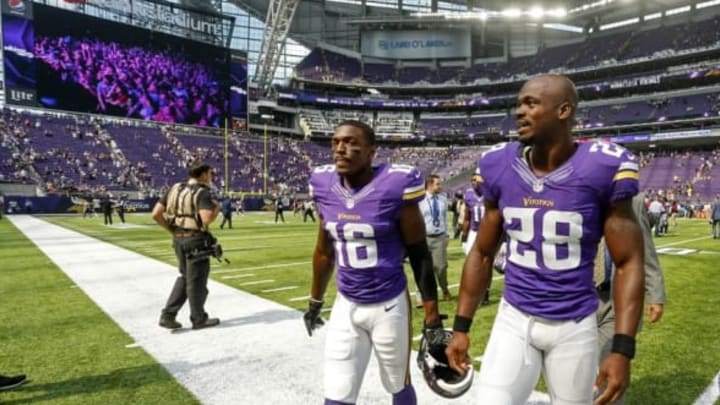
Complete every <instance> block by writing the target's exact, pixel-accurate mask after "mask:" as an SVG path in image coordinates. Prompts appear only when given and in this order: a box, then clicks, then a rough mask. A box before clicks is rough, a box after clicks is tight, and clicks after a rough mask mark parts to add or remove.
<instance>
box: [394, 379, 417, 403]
mask: <svg viewBox="0 0 720 405" xmlns="http://www.w3.org/2000/svg"><path fill="white" fill-rule="evenodd" d="M416 404H417V398H416V397H415V389H414V388H413V386H412V385H410V384H408V385H406V386H405V388H403V389H402V391H400V392H398V393H395V394H393V405H416Z"/></svg>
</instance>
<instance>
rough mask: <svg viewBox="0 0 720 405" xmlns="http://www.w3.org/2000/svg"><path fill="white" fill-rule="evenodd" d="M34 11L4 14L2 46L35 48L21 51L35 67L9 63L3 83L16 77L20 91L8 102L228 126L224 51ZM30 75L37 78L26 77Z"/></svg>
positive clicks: (53, 10)
mask: <svg viewBox="0 0 720 405" xmlns="http://www.w3.org/2000/svg"><path fill="white" fill-rule="evenodd" d="M2 1H3V2H5V1H10V0H2ZM26 3H28V2H27V1H26ZM32 6H33V7H32V8H33V12H32V15H31V16H25V18H23V17H21V16H19V15H12V14H10V13H5V10H3V13H4V15H3V26H4V29H3V31H4V35H3V38H4V39H5V41H6V42H5V43H6V44H8V42H7V40H8V39H11V40H13V41H14V42H13V43H17V44H24V45H25V46H26V48H27V43H28V41H29V42H30V43H32V50H29V49H25V50H24V52H25V53H27V52H32V56H34V58H33V61H34V62H33V63H32V64H34V66H32V67H31V68H28V69H17V68H16V69H10V71H9V69H8V68H9V67H10V68H13V67H14V65H15V64H19V63H21V62H26V60H25V59H21V60H20V61H17V60H18V59H20V57H19V56H17V55H15V61H13V60H12V59H11V60H10V63H8V62H6V63H5V70H6V72H8V71H9V72H8V74H7V75H6V76H7V77H6V81H7V80H8V79H13V80H15V79H17V80H15V81H17V82H18V86H15V87H13V88H14V89H16V90H20V92H17V91H16V93H14V94H13V93H11V91H12V88H11V87H12V86H8V90H7V91H8V102H9V103H18V104H28V105H36V106H42V107H46V108H53V109H61V110H69V111H79V112H86V113H93V114H107V115H113V116H121V117H129V118H137V119H143V120H154V121H162V122H168V123H180V124H191V125H200V126H215V127H220V126H222V125H224V121H225V118H226V117H227V116H228V109H229V101H230V91H229V89H230V86H229V70H230V57H229V51H228V50H227V49H225V48H220V47H215V46H212V45H209V44H205V43H200V42H196V41H191V40H187V39H184V38H179V37H175V36H171V35H167V34H163V33H159V32H154V31H150V30H146V29H142V28H136V27H132V26H128V25H125V24H119V23H114V22H111V21H107V20H102V19H98V18H94V17H89V16H86V15H82V14H79V13H75V12H70V11H65V10H61V9H58V8H54V7H48V6H44V5H40V4H37V3H36V4H33V5H32ZM28 18H32V19H33V20H34V21H29V20H28ZM7 23H9V25H5V24H7ZM33 27H34V30H33ZM28 38H32V39H28ZM4 51H5V57H6V61H7V60H8V59H7V56H8V53H10V54H13V53H14V54H18V51H17V50H15V52H12V51H13V50H10V51H11V52H8V47H7V45H6V46H5V49H4ZM22 53H23V52H20V54H22ZM11 56H13V55H11ZM25 56H27V55H25ZM26 59H27V58H26ZM33 69H34V71H35V74H34V76H35V77H34V80H32V79H33V78H32V77H31V76H32V75H30V74H29V73H28V72H31V71H32V70H33ZM15 71H17V72H23V73H24V74H25V76H30V77H26V78H24V77H22V76H20V75H19V74H15V73H14V72H15ZM13 75H14V76H17V77H13ZM20 79H24V80H23V81H22V82H20ZM33 82H34V88H32V85H33ZM8 84H10V82H8ZM22 91H25V92H26V93H27V94H23V92H22ZM13 96H14V97H13ZM19 98H20V99H19Z"/></svg>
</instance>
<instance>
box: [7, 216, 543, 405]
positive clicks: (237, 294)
mask: <svg viewBox="0 0 720 405" xmlns="http://www.w3.org/2000/svg"><path fill="white" fill-rule="evenodd" d="M9 218H10V220H11V221H12V222H13V223H14V224H15V225H16V226H17V228H18V229H20V231H21V232H23V233H24V234H25V235H26V236H27V237H28V238H29V239H30V240H31V241H32V242H33V243H35V245H36V246H37V247H38V248H39V249H40V250H41V251H42V252H43V253H44V254H45V255H47V256H48V257H49V258H50V259H51V260H52V261H53V262H54V263H55V264H56V265H57V266H58V267H59V268H60V270H61V271H63V272H64V273H65V274H67V275H68V277H69V278H70V279H72V281H73V282H74V283H76V284H77V285H78V286H79V287H80V288H82V290H83V291H84V292H85V293H86V294H87V295H88V297H90V299H92V300H93V301H94V302H95V303H96V304H97V305H98V307H100V308H101V309H102V310H103V311H104V312H105V313H106V314H107V315H108V316H109V317H110V318H112V319H113V320H114V321H115V322H116V323H117V325H119V326H120V327H121V328H122V329H123V330H125V331H126V332H127V333H128V334H129V335H130V336H131V337H132V339H133V340H134V341H135V342H136V343H137V344H138V345H140V346H141V347H142V348H143V349H144V350H145V351H146V352H148V353H149V354H150V355H151V356H152V357H153V358H155V360H156V361H157V362H158V363H160V364H161V365H162V366H163V367H165V368H166V369H167V370H168V371H169V372H170V373H171V374H172V375H173V377H174V378H175V379H176V380H177V381H178V382H179V383H180V384H182V385H183V386H185V387H186V388H187V389H188V390H189V391H190V392H192V393H193V395H195V396H196V397H197V398H198V400H199V401H200V402H201V403H203V404H228V403H239V402H242V403H253V404H273V405H294V404H300V403H306V404H317V403H321V402H322V400H323V395H322V392H323V388H322V382H323V367H322V363H323V353H324V343H325V334H326V329H327V328H322V329H320V330H319V331H318V332H317V335H316V336H313V337H312V338H309V337H308V336H307V332H306V331H305V327H304V325H303V322H302V314H301V313H300V312H298V311H296V310H294V309H292V308H288V307H286V306H283V305H280V304H277V303H275V302H272V301H269V300H266V299H263V298H260V297H257V296H254V295H251V294H248V293H245V292H243V291H239V290H237V289H234V288H231V287H229V286H227V285H225V284H222V283H219V282H216V281H214V280H210V281H209V282H208V289H209V290H210V295H209V297H208V301H207V304H206V310H207V311H208V313H209V314H210V315H211V316H217V317H219V318H220V319H221V323H220V325H219V326H218V327H215V328H210V329H204V330H199V331H191V330H188V329H186V330H187V333H170V332H168V331H167V330H165V329H162V328H160V327H158V326H157V321H158V317H159V316H160V310H161V308H162V307H163V305H164V303H165V300H166V298H167V296H168V294H169V293H170V289H171V287H172V285H173V283H174V281H175V278H176V277H177V268H175V267H174V266H171V265H169V264H166V263H163V262H160V261H158V260H154V259H151V258H148V257H145V256H143V255H141V254H138V253H135V252H132V251H129V250H127V249H124V248H121V247H118V246H115V245H112V244H109V243H106V242H102V241H99V240H97V239H94V238H91V237H88V236H85V235H82V234H80V233H78V232H75V231H71V230H68V229H65V228H62V227H60V226H56V225H52V224H48V223H47V222H45V221H42V220H40V219H38V218H34V217H31V216H25V215H17V216H12V217H9ZM308 263H309V262H308ZM305 264H306V263H305ZM327 309H329V308H327ZM188 317H189V313H188V309H187V305H186V306H185V307H184V308H183V310H182V311H181V312H180V313H179V314H178V320H179V321H181V322H182V323H184V324H185V326H186V328H187V326H188V325H187V324H188V321H187V319H188ZM416 355H417V354H416V353H413V354H412V361H411V372H412V379H413V381H414V385H415V389H416V390H417V397H418V404H420V405H470V404H473V405H474V404H476V403H477V393H476V388H477V384H473V387H472V388H471V391H470V392H468V393H467V394H465V395H464V396H462V397H461V398H459V399H455V400H446V399H443V398H440V397H438V396H437V395H435V394H433V393H432V392H430V390H429V389H428V388H427V386H426V385H425V383H424V382H423V379H422V377H421V375H420V371H419V370H418V368H417V367H416V365H415V356H416ZM370 362H371V364H370V365H369V366H368V369H367V372H366V374H365V379H364V383H363V385H362V388H361V392H360V397H359V398H358V403H360V404H371V405H374V404H387V403H389V402H390V401H391V396H390V395H389V394H387V393H385V392H384V390H383V388H382V384H381V383H380V375H379V372H378V367H377V363H376V361H375V358H374V356H371V360H370ZM278 381H281V382H282V387H280V388H278V385H277V383H278ZM544 398H546V396H544V394H533V397H531V400H530V402H529V403H531V404H541V403H547V401H546V400H545V399H544ZM538 400H539V401H540V402H538Z"/></svg>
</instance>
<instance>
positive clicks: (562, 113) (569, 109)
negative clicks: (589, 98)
mask: <svg viewBox="0 0 720 405" xmlns="http://www.w3.org/2000/svg"><path fill="white" fill-rule="evenodd" d="M574 112H575V107H573V106H572V104H570V103H569V102H567V101H565V102H563V103H562V104H560V107H559V108H558V118H560V119H561V120H569V119H570V118H572V116H573V114H574Z"/></svg>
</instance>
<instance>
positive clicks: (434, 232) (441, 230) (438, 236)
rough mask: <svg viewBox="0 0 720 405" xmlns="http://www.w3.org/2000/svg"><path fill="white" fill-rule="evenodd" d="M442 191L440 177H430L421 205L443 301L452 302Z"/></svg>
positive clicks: (446, 211) (426, 182)
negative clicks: (448, 276) (448, 275)
mask: <svg viewBox="0 0 720 405" xmlns="http://www.w3.org/2000/svg"><path fill="white" fill-rule="evenodd" d="M441 191H442V181H441V180H440V176H438V175H436V174H431V175H429V176H428V177H427V179H426V180H425V199H424V200H423V201H422V202H421V203H420V211H421V212H422V215H423V218H424V219H425V230H426V232H427V244H428V247H429V248H430V254H431V255H432V261H433V270H434V271H435V276H436V277H437V280H438V285H439V286H440V289H441V290H442V292H443V300H445V301H450V300H451V299H452V295H451V294H450V290H449V289H448V279H447V268H448V259H447V248H448V242H449V239H450V236H449V235H448V226H447V213H448V201H447V197H446V196H445V194H443V193H441Z"/></svg>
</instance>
